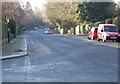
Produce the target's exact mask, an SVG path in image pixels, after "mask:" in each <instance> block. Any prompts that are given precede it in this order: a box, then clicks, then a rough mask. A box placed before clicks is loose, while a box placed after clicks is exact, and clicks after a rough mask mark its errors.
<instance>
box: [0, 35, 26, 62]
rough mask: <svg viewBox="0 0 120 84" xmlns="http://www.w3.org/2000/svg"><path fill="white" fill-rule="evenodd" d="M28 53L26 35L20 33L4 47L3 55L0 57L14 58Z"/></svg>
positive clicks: (3, 58) (2, 58)
mask: <svg viewBox="0 0 120 84" xmlns="http://www.w3.org/2000/svg"><path fill="white" fill-rule="evenodd" d="M26 55H28V45H27V40H26V36H25V35H20V36H18V37H17V38H15V39H13V40H12V41H10V43H7V44H5V45H4V46H3V47H2V56H1V57H0V60H5V59H12V58H17V57H22V56H26Z"/></svg>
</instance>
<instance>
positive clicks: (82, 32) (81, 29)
mask: <svg viewBox="0 0 120 84" xmlns="http://www.w3.org/2000/svg"><path fill="white" fill-rule="evenodd" d="M80 33H81V34H82V35H84V34H85V33H86V29H85V24H81V25H80Z"/></svg>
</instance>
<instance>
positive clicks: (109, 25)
mask: <svg viewBox="0 0 120 84" xmlns="http://www.w3.org/2000/svg"><path fill="white" fill-rule="evenodd" d="M100 25H103V26H115V24H100Z"/></svg>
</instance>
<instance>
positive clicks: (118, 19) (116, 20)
mask: <svg viewBox="0 0 120 84" xmlns="http://www.w3.org/2000/svg"><path fill="white" fill-rule="evenodd" d="M113 24H115V25H116V26H117V28H118V31H119V32H120V17H115V18H114V19H113Z"/></svg>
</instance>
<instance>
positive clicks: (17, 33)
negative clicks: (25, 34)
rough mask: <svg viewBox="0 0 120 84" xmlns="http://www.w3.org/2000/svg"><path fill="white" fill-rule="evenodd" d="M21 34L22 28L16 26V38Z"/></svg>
mask: <svg viewBox="0 0 120 84" xmlns="http://www.w3.org/2000/svg"><path fill="white" fill-rule="evenodd" d="M21 33H22V28H21V27H20V26H16V36H17V35H20V34H21Z"/></svg>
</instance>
